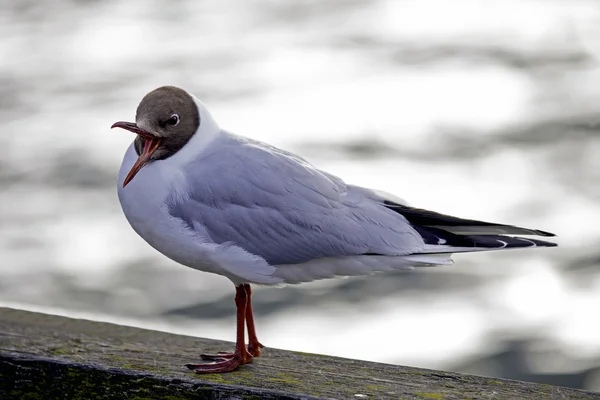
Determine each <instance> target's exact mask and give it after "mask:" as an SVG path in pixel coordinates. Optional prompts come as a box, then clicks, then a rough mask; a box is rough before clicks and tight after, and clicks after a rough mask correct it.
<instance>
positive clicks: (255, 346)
mask: <svg viewBox="0 0 600 400" xmlns="http://www.w3.org/2000/svg"><path fill="white" fill-rule="evenodd" d="M243 286H244V288H245V289H246V297H248V303H247V305H246V326H247V327H248V352H249V353H250V354H252V356H253V357H258V356H260V349H262V348H263V347H265V346H263V345H262V344H261V343H260V342H259V341H258V338H257V337H256V329H254V315H253V314H252V289H250V284H249V283H245V284H244V285H243Z"/></svg>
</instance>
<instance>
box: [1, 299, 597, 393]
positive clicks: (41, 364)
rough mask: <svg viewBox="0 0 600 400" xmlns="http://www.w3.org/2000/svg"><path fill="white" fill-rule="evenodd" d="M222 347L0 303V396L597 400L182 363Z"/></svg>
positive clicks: (380, 374)
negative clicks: (211, 370)
mask: <svg viewBox="0 0 600 400" xmlns="http://www.w3.org/2000/svg"><path fill="white" fill-rule="evenodd" d="M231 348H232V344H231V343H227V342H220V341H213V340H207V339H202V338H196V337H189V336H181V335H173V334H169V333H163V332H156V331H150V330H144V329H137V328H131V327H125V326H120V325H113V324H106V323H99V322H92V321H86V320H77V319H70V318H64V317H57V316H52V315H46V314H39V313H31V312H26V311H19V310H13V309H7V308H0V399H3V400H6V399H19V400H21V399H40V400H47V399H48V400H51V399H86V400H87V399H135V400H142V399H166V400H178V399H230V398H233V399H311V398H339V399H369V398H378V399H379V398H390V399H421V400H423V399H446V400H451V399H600V394H598V393H591V392H585V391H580V390H575V389H567V388H561V387H556V386H551V385H539V384H533V383H526V382H517V381H508V380H502V379H491V378H485V377H477V376H470V375H462V374H456V373H452V372H441V371H432V370H424V369H417V368H409V367H402V366H395V365H388V364H376V363H369V362H364V361H358V360H349V359H342V358H335V357H328V356H321V355H316V354H305V353H298V352H289V351H282V350H276V349H265V351H264V353H263V356H261V357H260V358H257V359H256V360H254V362H253V363H252V364H250V365H248V366H244V367H242V368H241V369H240V370H238V371H235V372H232V373H228V374H219V375H217V374H211V375H196V374H195V373H193V372H190V371H188V370H187V369H186V368H185V367H184V366H183V365H184V364H185V363H188V362H195V361H198V359H199V357H198V355H199V353H201V352H216V351H224V350H230V349H231Z"/></svg>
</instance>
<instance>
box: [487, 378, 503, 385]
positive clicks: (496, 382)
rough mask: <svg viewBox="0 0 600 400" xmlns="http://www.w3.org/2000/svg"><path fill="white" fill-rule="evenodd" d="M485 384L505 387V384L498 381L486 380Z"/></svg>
mask: <svg viewBox="0 0 600 400" xmlns="http://www.w3.org/2000/svg"><path fill="white" fill-rule="evenodd" d="M485 383H487V384H488V385H504V382H500V381H496V380H493V379H486V380H485Z"/></svg>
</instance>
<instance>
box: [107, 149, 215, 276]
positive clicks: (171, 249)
mask: <svg viewBox="0 0 600 400" xmlns="http://www.w3.org/2000/svg"><path fill="white" fill-rule="evenodd" d="M136 160H137V154H136V152H135V149H134V147H133V144H132V145H131V146H130V147H129V148H128V149H127V152H126V153H125V157H124V158H123V163H122V164H121V169H120V171H119V179H118V186H117V192H118V195H119V201H120V202H121V207H122V208H123V213H124V214H125V217H127V220H128V221H129V223H130V224H131V227H132V228H133V229H134V230H135V231H136V232H137V233H138V235H140V236H141V237H142V238H143V239H144V240H145V241H146V242H148V243H149V244H150V245H151V246H152V247H154V248H155V249H157V250H158V251H160V252H161V253H163V254H164V255H166V256H167V257H169V258H171V259H173V260H175V261H177V262H179V263H182V264H184V265H187V266H189V267H192V268H197V269H202V270H208V271H211V269H212V268H211V266H210V265H204V263H203V260H202V259H201V248H200V247H199V245H201V244H202V243H201V242H202V241H201V240H199V239H200V235H198V237H194V238H192V236H193V235H191V233H190V232H189V230H188V229H186V228H185V226H184V225H183V222H182V221H181V220H178V219H176V218H173V217H172V216H171V215H170V213H169V209H168V207H169V205H168V199H169V198H170V197H171V196H182V197H184V196H185V195H186V193H185V188H186V185H187V182H186V179H185V176H184V174H183V172H182V170H181V169H179V168H177V166H176V165H173V163H171V162H167V160H161V161H155V162H151V163H150V164H148V165H146V166H145V167H144V168H142V169H141V170H140V172H138V174H137V175H136V176H135V178H134V179H133V180H132V181H131V182H129V184H128V185H127V186H126V187H123V181H124V180H125V176H127V173H128V172H129V170H130V169H131V167H132V166H133V164H134V163H135V161H136ZM207 241H208V240H207ZM211 272H212V271H211Z"/></svg>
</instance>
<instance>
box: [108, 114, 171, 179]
mask: <svg viewBox="0 0 600 400" xmlns="http://www.w3.org/2000/svg"><path fill="white" fill-rule="evenodd" d="M110 128H111V129H112V128H122V129H125V130H128V131H130V132H133V133H135V134H136V135H138V136H141V137H142V138H144V149H143V150H142V154H140V156H139V157H138V159H137V161H136V162H135V164H133V167H131V170H130V171H129V173H128V174H127V176H126V177H125V180H124V181H123V187H125V186H127V184H128V183H129V182H131V180H132V179H133V177H134V176H135V175H136V174H137V173H138V172H140V170H141V169H142V168H143V167H144V166H145V165H146V164H148V161H150V156H151V155H152V153H154V152H155V151H156V149H158V147H159V146H160V138H158V137H156V136H154V135H153V134H151V133H148V132H146V131H144V130H142V129H140V128H139V127H138V126H137V125H136V124H135V123H134V122H125V121H119V122H115V123H114V124H112V126H111V127H110Z"/></svg>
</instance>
